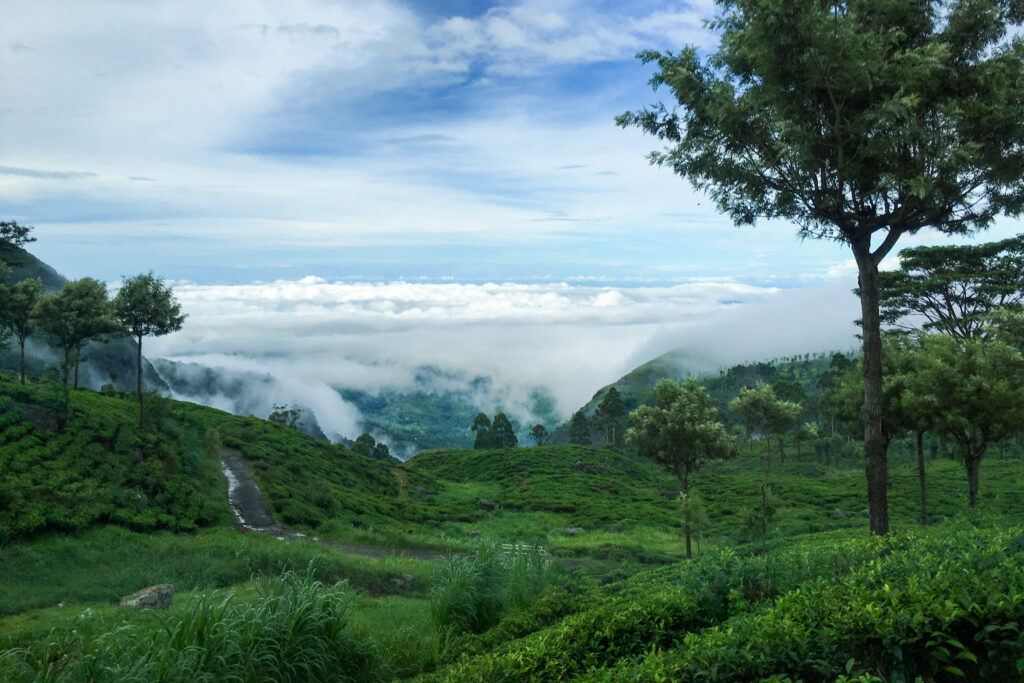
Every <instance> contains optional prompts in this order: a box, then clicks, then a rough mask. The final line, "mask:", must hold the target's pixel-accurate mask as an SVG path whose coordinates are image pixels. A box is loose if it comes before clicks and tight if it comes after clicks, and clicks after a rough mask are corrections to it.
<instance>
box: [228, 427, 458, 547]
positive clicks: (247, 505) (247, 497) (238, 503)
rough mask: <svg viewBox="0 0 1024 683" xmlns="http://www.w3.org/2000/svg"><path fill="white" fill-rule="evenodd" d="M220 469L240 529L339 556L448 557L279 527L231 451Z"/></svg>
mask: <svg viewBox="0 0 1024 683" xmlns="http://www.w3.org/2000/svg"><path fill="white" fill-rule="evenodd" d="M220 465H221V471H222V472H224V477H225V478H226V479H227V480H228V502H229V503H231V511H232V512H234V514H235V521H237V522H238V525H239V526H240V527H242V528H244V529H247V530H249V531H256V532H259V533H261V534H267V535H268V536H273V537H275V538H277V539H279V540H282V541H298V540H306V541H312V542H314V543H319V544H321V545H325V546H327V547H329V548H334V549H335V550H339V551H341V552H343V553H348V554H350V555H361V556H363V557H391V556H397V557H411V558H413V559H417V560H428V561H436V560H444V559H447V558H448V555H445V554H443V553H436V552H430V551H427V550H408V549H401V550H396V549H393V548H381V547H377V546H368V545H356V544H353V543H340V542H338V541H330V540H327V539H323V538H318V537H316V536H307V535H306V534H304V533H302V532H299V531H296V530H295V529H292V528H291V527H288V526H285V525H284V524H281V523H280V522H278V521H277V520H276V519H274V517H273V516H272V515H271V514H270V512H269V511H268V510H267V506H266V505H265V504H264V502H263V494H262V493H260V489H259V486H257V485H256V479H255V478H254V477H253V474H252V469H251V468H250V467H249V463H247V462H246V461H245V458H243V457H242V454H241V453H239V452H238V451H236V450H234V449H232V448H226V447H222V448H221V449H220Z"/></svg>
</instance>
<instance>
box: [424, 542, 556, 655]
mask: <svg viewBox="0 0 1024 683" xmlns="http://www.w3.org/2000/svg"><path fill="white" fill-rule="evenodd" d="M545 575H546V568H545V566H544V562H543V558H541V557H540V555H539V554H537V553H529V552H523V553H516V554H514V555H508V554H505V553H503V552H501V551H500V550H499V549H498V548H497V547H496V546H490V545H481V546H480V547H478V548H477V550H476V552H475V553H474V554H473V555H471V556H468V557H454V558H452V559H450V560H448V561H447V562H446V563H445V564H444V566H443V568H442V569H441V570H440V571H439V572H438V576H437V583H435V584H434V588H433V590H432V591H431V594H430V606H431V614H432V615H433V618H434V623H435V624H436V625H437V627H438V630H440V631H441V632H442V633H444V634H446V636H448V637H451V636H455V635H458V634H461V633H465V632H471V633H480V632H482V631H485V630H487V629H488V628H490V627H491V626H493V625H494V624H496V623H497V622H498V620H499V619H500V618H501V616H502V613H503V612H504V611H505V610H507V609H508V608H512V607H520V606H523V605H526V604H528V603H529V602H530V601H531V600H533V598H535V597H536V596H537V594H538V593H539V592H540V591H541V589H542V588H543V587H544V582H545Z"/></svg>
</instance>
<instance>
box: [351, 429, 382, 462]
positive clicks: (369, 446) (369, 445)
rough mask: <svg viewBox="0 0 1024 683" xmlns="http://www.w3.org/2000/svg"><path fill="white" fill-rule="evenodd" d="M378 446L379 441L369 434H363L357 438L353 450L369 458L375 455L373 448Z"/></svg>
mask: <svg viewBox="0 0 1024 683" xmlns="http://www.w3.org/2000/svg"><path fill="white" fill-rule="evenodd" d="M376 445H377V440H376V439H374V438H373V436H372V435H371V434H370V433H369V432H363V433H362V434H360V435H359V436H358V437H356V441H355V443H353V444H352V450H353V451H355V452H356V453H358V454H359V455H363V456H366V457H367V458H369V457H371V456H372V455H373V448H374V446H376Z"/></svg>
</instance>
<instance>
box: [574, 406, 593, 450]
mask: <svg viewBox="0 0 1024 683" xmlns="http://www.w3.org/2000/svg"><path fill="white" fill-rule="evenodd" d="M569 443H571V444H576V445H579V446H589V445H590V443H591V438H590V423H589V422H588V421H587V416H586V415H584V414H583V411H582V410H577V411H576V412H575V413H573V414H572V419H571V420H570V421H569Z"/></svg>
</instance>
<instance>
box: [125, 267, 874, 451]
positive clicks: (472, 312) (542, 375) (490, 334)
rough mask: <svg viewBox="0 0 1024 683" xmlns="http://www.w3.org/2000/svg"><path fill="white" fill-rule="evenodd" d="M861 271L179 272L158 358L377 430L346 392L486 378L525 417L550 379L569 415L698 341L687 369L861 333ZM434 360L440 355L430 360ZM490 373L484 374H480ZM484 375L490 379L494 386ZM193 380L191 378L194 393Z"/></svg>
mask: <svg viewBox="0 0 1024 683" xmlns="http://www.w3.org/2000/svg"><path fill="white" fill-rule="evenodd" d="M848 280H849V277H848V276H847V277H844V278H842V279H841V280H836V281H832V282H830V283H826V284H822V285H818V286H814V287H806V288H800V289H780V288H776V287H769V286H754V285H746V284H740V283H737V282H733V281H729V280H724V279H723V280H715V279H702V280H695V281H692V282H687V283H683V284H676V285H671V286H647V287H609V286H592V285H583V284H570V283H533V284H517V283H503V284H462V283H410V282H388V283H348V282H327V281H325V280H323V279H320V278H316V277H307V278H303V279H301V280H292V281H275V282H265V283H254V284H245V285H196V284H189V283H176V284H175V285H174V286H175V293H176V296H177V297H178V299H179V300H180V301H181V303H182V306H183V309H184V310H185V311H186V312H187V313H188V319H187V320H186V324H185V327H184V329H183V330H182V331H181V332H178V333H175V334H173V335H168V336H166V337H160V338H155V339H152V340H149V341H147V346H146V349H145V350H146V353H147V355H148V356H150V357H163V358H167V359H170V360H174V361H178V362H182V363H194V364H198V365H199V366H204V367H209V368H214V369H217V370H218V371H219V372H222V373H225V375H226V376H235V377H249V378H256V377H259V378H260V379H259V381H252V382H251V384H250V387H249V389H248V390H247V392H246V396H245V397H244V400H242V399H240V398H239V397H238V396H237V395H235V396H226V395H208V396H200V395H192V396H188V395H182V396H181V397H182V398H191V399H193V400H199V401H201V402H204V403H207V404H210V405H214V406H215V407H218V408H222V409H226V410H231V411H233V412H249V413H254V414H264V415H265V414H268V413H269V412H270V410H271V409H272V406H273V405H274V404H280V403H296V404H300V405H303V406H306V407H308V408H310V409H311V410H312V411H313V412H314V413H315V414H316V418H317V421H318V422H319V424H320V425H321V427H322V428H323V430H324V432H325V433H326V434H327V435H328V436H330V437H332V438H335V439H337V438H341V437H348V438H352V437H354V436H355V435H357V434H359V433H360V432H361V431H362V415H361V414H360V412H359V410H358V409H357V408H356V407H355V406H354V405H352V404H351V403H348V402H346V401H345V400H344V399H343V398H342V397H341V395H340V394H339V392H338V390H339V389H354V390H358V391H362V392H367V393H369V394H377V393H380V392H403V391H414V390H423V389H424V386H423V382H424V377H425V376H426V377H428V378H429V379H428V380H427V381H429V382H430V384H431V386H430V387H429V388H428V391H429V390H434V391H437V392H448V391H464V390H468V389H470V387H471V386H473V387H476V390H477V391H476V399H475V400H477V401H478V402H479V404H480V408H481V409H483V410H493V409H494V408H495V406H501V407H504V408H505V409H506V410H508V411H510V412H511V413H515V414H516V416H517V417H519V418H520V419H523V420H526V419H529V415H527V414H525V411H527V406H529V404H530V403H531V401H530V396H531V395H532V394H533V393H534V392H535V390H536V389H538V388H544V389H545V390H546V391H547V393H548V394H549V395H550V396H551V397H552V398H553V399H554V401H555V404H556V406H555V407H556V411H557V413H558V414H560V415H561V416H562V417H565V416H567V415H569V414H571V413H572V412H573V411H574V410H576V409H577V408H578V407H580V406H581V405H583V404H584V403H586V402H587V401H588V400H589V399H590V397H591V396H592V395H593V394H594V392H595V391H597V390H598V389H599V388H601V387H602V386H604V385H606V384H608V383H610V382H613V381H615V380H616V379H618V378H619V377H621V376H622V375H623V374H625V373H626V372H628V371H629V370H631V369H633V368H634V367H636V366H637V365H640V364H641V363H644V362H646V361H648V360H650V359H651V358H654V357H655V356H658V355H660V354H662V353H665V352H667V351H670V350H673V349H677V348H683V349H684V350H685V352H686V357H687V359H688V360H687V363H688V364H689V365H690V366H689V367H688V368H687V370H689V371H692V372H701V371H713V370H715V369H717V368H719V367H723V366H726V365H730V364H733V363H736V362H741V361H753V360H761V359H767V358H773V357H776V356H782V355H792V354H796V353H807V352H815V351H823V350H830V349H842V350H847V349H850V348H852V347H853V346H854V345H855V337H854V335H855V328H854V326H853V324H852V322H851V321H852V320H854V319H855V318H856V317H857V316H858V308H859V307H858V304H857V300H856V298H855V297H854V296H853V295H852V294H851V293H850V287H849V284H850V283H849V281H848ZM424 368H430V369H431V371H430V372H429V373H426V374H425V373H424V372H423V370H424ZM480 378H484V379H485V380H486V381H485V382H482V383H481V382H479V381H476V382H474V380H479V379H480ZM480 387H483V390H480ZM179 393H180V392H179Z"/></svg>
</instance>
